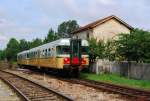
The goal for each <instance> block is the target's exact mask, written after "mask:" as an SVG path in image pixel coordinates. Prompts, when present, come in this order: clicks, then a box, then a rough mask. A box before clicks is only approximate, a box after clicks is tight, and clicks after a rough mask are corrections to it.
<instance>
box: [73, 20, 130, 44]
mask: <svg viewBox="0 0 150 101" xmlns="http://www.w3.org/2000/svg"><path fill="white" fill-rule="evenodd" d="M88 33H89V38H92V37H94V38H96V39H97V40H100V39H101V40H104V41H107V40H108V39H112V38H114V37H115V36H116V35H118V34H120V33H130V29H128V28H127V27H126V26H124V25H123V24H121V23H119V22H118V21H117V20H115V19H111V20H109V21H107V22H105V23H103V24H100V25H99V26H96V27H95V28H93V29H91V30H86V31H82V32H79V33H76V34H74V35H73V38H77V36H78V38H81V39H87V34H88Z"/></svg>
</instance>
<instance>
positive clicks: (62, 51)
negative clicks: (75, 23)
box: [56, 46, 70, 55]
mask: <svg viewBox="0 0 150 101" xmlns="http://www.w3.org/2000/svg"><path fill="white" fill-rule="evenodd" d="M56 50H57V55H63V54H70V47H69V46H57V47H56Z"/></svg>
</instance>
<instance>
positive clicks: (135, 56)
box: [89, 29, 150, 63]
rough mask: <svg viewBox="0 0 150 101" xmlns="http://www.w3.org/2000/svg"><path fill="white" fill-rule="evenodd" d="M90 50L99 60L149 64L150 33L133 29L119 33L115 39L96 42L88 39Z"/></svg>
mask: <svg viewBox="0 0 150 101" xmlns="http://www.w3.org/2000/svg"><path fill="white" fill-rule="evenodd" d="M89 43H90V48H91V49H93V52H94V54H95V55H96V56H98V57H99V58H100V59H108V60H115V61H136V62H146V63H149V62H150V32H148V31H144V30H141V29H134V30H132V31H131V32H130V33H121V34H119V35H118V36H117V37H116V39H114V40H108V41H107V42H104V41H103V40H100V41H97V40H96V39H90V40H89Z"/></svg>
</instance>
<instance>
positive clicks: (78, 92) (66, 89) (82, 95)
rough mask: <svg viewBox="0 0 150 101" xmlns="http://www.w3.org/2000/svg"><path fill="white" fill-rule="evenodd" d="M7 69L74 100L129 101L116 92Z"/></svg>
mask: <svg viewBox="0 0 150 101" xmlns="http://www.w3.org/2000/svg"><path fill="white" fill-rule="evenodd" d="M7 71H9V72H13V73H15V74H18V75H20V76H23V77H25V78H28V79H30V80H33V81H35V82H38V83H41V84H43V85H45V86H47V87H50V88H53V89H55V90H57V91H59V92H61V93H63V94H66V95H68V96H70V97H72V98H74V100H75V101H129V99H126V98H125V97H122V96H120V95H118V94H113V93H108V92H103V91H100V90H96V89H94V88H92V87H87V86H84V85H80V84H72V83H69V82H65V81H62V80H58V79H55V78H53V77H51V76H49V75H44V74H37V73H32V72H24V71H11V70H7Z"/></svg>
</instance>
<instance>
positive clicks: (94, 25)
mask: <svg viewBox="0 0 150 101" xmlns="http://www.w3.org/2000/svg"><path fill="white" fill-rule="evenodd" d="M111 19H116V20H117V21H118V22H119V23H121V24H123V25H124V26H126V27H127V28H129V29H130V30H132V29H134V28H133V27H132V26H130V25H128V24H127V23H126V22H124V21H123V20H121V19H120V18H118V17H117V16H115V15H111V16H108V17H105V18H103V19H100V20H97V21H95V22H92V23H90V24H87V25H85V26H84V27H80V28H79V29H77V30H76V31H74V32H72V34H75V33H78V32H82V31H85V30H88V29H92V28H94V27H96V26H98V25H100V24H103V23H105V22H106V21H109V20H111Z"/></svg>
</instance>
